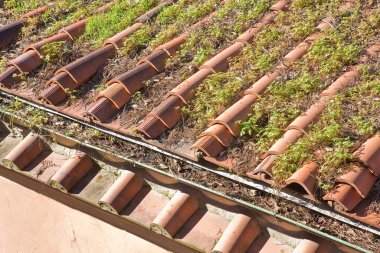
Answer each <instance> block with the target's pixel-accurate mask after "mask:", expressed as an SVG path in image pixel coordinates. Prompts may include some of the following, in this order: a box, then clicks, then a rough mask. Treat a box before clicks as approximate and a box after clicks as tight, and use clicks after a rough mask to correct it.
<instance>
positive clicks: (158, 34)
mask: <svg viewBox="0 0 380 253" xmlns="http://www.w3.org/2000/svg"><path fill="white" fill-rule="evenodd" d="M214 2H216V3H217V2H220V0H213V1H208V2H207V3H214ZM207 3H199V2H197V1H194V0H192V1H185V0H180V1H178V2H177V3H175V4H173V5H170V6H167V7H165V8H164V9H163V10H162V11H161V12H160V13H159V14H158V16H157V18H156V19H155V22H153V23H150V24H147V25H146V26H144V27H143V28H142V29H140V30H139V31H137V32H136V33H134V34H132V35H131V36H130V37H129V38H127V39H126V40H125V44H124V47H123V48H122V49H121V51H122V54H128V53H131V52H133V51H134V50H136V49H139V48H146V47H148V48H155V47H157V46H159V45H162V44H164V43H166V42H168V41H169V40H170V39H173V38H174V37H175V36H176V35H179V34H180V33H181V32H183V30H184V28H186V27H188V26H189V25H191V24H193V23H194V22H195V21H197V20H198V19H199V18H200V17H202V16H204V15H207V14H208V13H209V12H211V11H212V10H213V7H214V5H211V4H207Z"/></svg>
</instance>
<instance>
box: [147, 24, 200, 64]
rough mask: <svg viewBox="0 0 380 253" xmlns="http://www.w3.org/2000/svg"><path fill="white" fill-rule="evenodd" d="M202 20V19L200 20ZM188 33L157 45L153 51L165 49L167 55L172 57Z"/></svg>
mask: <svg viewBox="0 0 380 253" xmlns="http://www.w3.org/2000/svg"><path fill="white" fill-rule="evenodd" d="M200 22H202V20H201V21H200ZM188 37H189V35H188V34H182V35H180V36H178V37H176V38H174V39H172V40H171V41H169V42H167V43H165V44H163V45H161V46H158V47H157V48H156V49H154V51H160V50H163V51H165V52H166V53H167V54H168V56H169V57H173V56H174V55H176V53H177V51H178V50H179V49H180V48H181V45H182V44H183V43H184V42H185V41H186V40H187V39H188Z"/></svg>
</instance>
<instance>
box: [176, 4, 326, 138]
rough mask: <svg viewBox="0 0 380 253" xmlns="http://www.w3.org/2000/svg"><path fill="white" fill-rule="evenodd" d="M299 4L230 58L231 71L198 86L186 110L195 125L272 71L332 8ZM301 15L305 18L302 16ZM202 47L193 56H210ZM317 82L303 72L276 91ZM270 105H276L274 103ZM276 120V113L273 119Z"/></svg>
mask: <svg viewBox="0 0 380 253" xmlns="http://www.w3.org/2000/svg"><path fill="white" fill-rule="evenodd" d="M259 6H260V5H259ZM300 6H302V7H299V6H297V5H295V6H293V5H292V7H291V10H290V11H289V12H286V13H285V12H284V13H280V14H279V16H278V17H277V18H276V20H275V23H274V24H271V25H269V26H267V27H265V28H264V29H263V30H262V31H261V32H260V33H259V34H258V35H257V37H256V38H255V39H254V41H253V43H252V44H251V45H248V46H246V47H244V48H243V50H242V53H241V55H239V56H238V57H236V58H234V59H232V60H231V63H230V69H229V71H228V74H223V73H217V74H213V75H211V76H209V77H208V78H207V79H206V80H205V81H204V82H203V83H202V84H201V85H200V86H199V87H198V88H197V90H196V95H195V98H194V99H193V100H192V101H191V102H190V104H189V107H188V108H186V109H185V110H184V111H185V112H187V111H191V113H190V114H189V116H190V120H193V121H195V125H196V126H197V127H198V128H203V127H205V125H206V124H207V122H208V121H209V120H210V119H213V118H214V117H216V115H218V114H220V113H221V112H223V111H224V110H225V109H226V108H227V107H228V106H229V105H230V104H231V103H232V101H233V100H234V99H235V98H237V97H239V96H240V93H239V91H241V89H242V88H243V87H248V86H249V85H251V84H252V83H253V81H254V80H257V79H258V78H259V77H261V76H262V75H264V74H265V73H267V72H268V71H270V70H271V69H272V68H273V65H274V63H276V62H277V61H278V59H279V58H281V57H282V56H283V55H284V54H285V53H286V52H287V50H289V49H290V48H292V47H294V45H296V43H299V41H300V40H301V39H304V38H305V37H306V36H307V35H309V33H312V32H313V31H314V30H315V27H316V26H317V24H318V21H319V20H320V19H321V18H322V17H323V15H325V13H326V12H327V11H328V9H329V8H330V6H329V5H328V4H324V5H315V3H313V4H309V5H304V4H303V5H300ZM259 9H260V10H262V7H261V6H260V7H259ZM300 16H301V17H304V18H300ZM300 31H302V32H300ZM221 36H223V35H221ZM289 42H291V43H289ZM202 50H204V49H201V51H200V52H198V54H197V55H196V56H195V57H197V56H199V57H200V58H199V59H198V58H194V61H195V62H197V61H199V62H203V61H204V59H203V58H206V57H207V56H208V52H203V51H202ZM309 79H310V80H309ZM317 84H318V80H314V79H313V78H311V77H310V76H302V77H300V78H299V80H297V81H295V82H294V83H293V84H291V85H290V86H289V87H288V89H283V88H282V86H278V89H277V90H276V91H277V92H278V93H279V94H278V96H281V94H280V93H281V92H282V93H288V94H292V95H293V92H294V91H295V90H297V91H298V90H299V88H300V86H301V90H300V92H301V91H303V90H311V89H313V88H315V86H317ZM231 87H234V89H233V90H231ZM231 91H232V92H231ZM218 94H223V99H222V100H221V99H219V95H218ZM283 95H285V94H283ZM205 98H207V100H205ZM205 101H207V102H205ZM277 105H278V103H277ZM271 109H273V108H272V107H271ZM255 111H256V110H255ZM289 112H292V113H295V112H298V110H296V109H289ZM274 115H276V114H274ZM275 120H276V119H275V116H274V119H273V121H275ZM249 123H253V122H251V121H250V122H246V123H245V124H244V126H245V127H244V130H243V133H249V132H253V131H252V129H249ZM281 123H286V121H285V120H284V121H282V122H281ZM282 125H283V124H280V125H278V126H273V127H272V128H270V131H268V135H267V136H268V137H271V138H272V137H273V138H275V137H276V136H277V135H280V134H281V132H282V131H281V129H280V127H281V126H282ZM252 128H254V129H257V125H256V124H253V125H252ZM262 130H265V129H262ZM268 130H269V129H268ZM276 134H277V135H276ZM263 136H264V135H263Z"/></svg>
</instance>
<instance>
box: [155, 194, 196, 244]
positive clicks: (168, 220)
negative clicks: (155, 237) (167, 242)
mask: <svg viewBox="0 0 380 253" xmlns="http://www.w3.org/2000/svg"><path fill="white" fill-rule="evenodd" d="M197 209H198V201H197V200H196V199H195V198H194V197H193V196H191V195H189V194H187V193H184V192H177V193H176V194H175V195H174V196H173V198H172V199H171V200H170V201H169V202H168V203H167V204H166V206H165V207H164V209H163V210H162V211H161V212H160V213H159V214H158V216H157V217H156V218H155V219H154V221H153V222H152V224H151V229H152V230H153V231H155V232H157V233H160V234H162V235H164V236H168V237H173V236H174V235H175V233H176V232H177V231H178V230H179V229H180V228H181V227H182V226H183V224H184V223H185V222H186V221H187V220H188V219H189V218H190V217H191V216H192V215H193V214H194V212H195V211H196V210H197Z"/></svg>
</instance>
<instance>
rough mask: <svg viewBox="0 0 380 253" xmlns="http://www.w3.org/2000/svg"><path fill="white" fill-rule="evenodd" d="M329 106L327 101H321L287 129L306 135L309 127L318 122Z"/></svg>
mask: <svg viewBox="0 0 380 253" xmlns="http://www.w3.org/2000/svg"><path fill="white" fill-rule="evenodd" d="M326 106H327V101H326V100H325V99H323V98H322V99H320V100H318V101H317V102H316V103H314V104H313V105H312V106H310V108H309V109H308V110H307V111H306V112H304V113H302V114H301V115H300V116H298V117H297V118H296V119H295V120H294V121H293V122H292V123H290V125H289V126H288V127H287V128H286V130H288V129H298V130H300V131H302V132H304V133H306V130H307V128H308V126H309V125H311V124H312V123H314V122H316V121H317V120H318V118H319V116H320V115H321V114H322V112H323V110H324V109H325V108H326Z"/></svg>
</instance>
